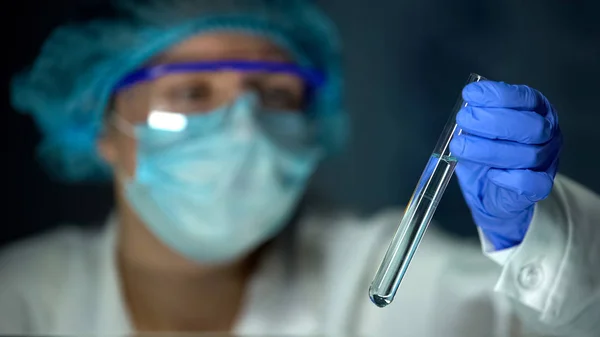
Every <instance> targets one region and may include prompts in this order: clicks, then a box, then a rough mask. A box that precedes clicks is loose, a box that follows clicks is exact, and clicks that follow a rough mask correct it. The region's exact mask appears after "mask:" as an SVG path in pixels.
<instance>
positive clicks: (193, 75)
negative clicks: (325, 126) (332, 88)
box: [113, 60, 325, 113]
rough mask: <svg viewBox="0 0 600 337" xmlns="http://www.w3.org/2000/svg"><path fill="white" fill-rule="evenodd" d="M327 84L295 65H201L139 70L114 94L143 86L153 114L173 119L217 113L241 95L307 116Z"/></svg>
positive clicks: (264, 105) (270, 108) (273, 108)
mask: <svg viewBox="0 0 600 337" xmlns="http://www.w3.org/2000/svg"><path fill="white" fill-rule="evenodd" d="M324 82H325V78H324V76H323V74H322V73H321V72H319V71H317V70H315V69H311V68H305V67H299V66H297V65H294V64H290V63H283V62H270V61H240V60H228V61H202V62H187V63H173V64H161V65H156V66H150V67H145V68H142V69H139V70H137V71H135V72H133V73H131V74H129V75H128V76H126V77H125V78H123V79H122V80H121V81H120V82H118V83H117V85H116V86H115V88H114V90H113V92H114V93H119V92H121V91H123V90H126V89H130V88H132V87H135V86H138V85H144V86H146V87H147V90H149V97H150V99H151V100H152V101H151V104H150V105H151V108H152V109H154V110H157V109H158V110H161V111H166V112H172V113H202V112H208V111H212V110H214V109H216V108H218V107H220V106H223V105H225V104H227V103H228V102H230V101H231V100H232V99H234V98H235V95H236V93H239V92H242V91H253V92H255V93H256V94H257V96H258V97H259V99H260V103H261V104H262V108H263V109H265V110H268V111H305V110H306V106H307V105H308V104H310V101H311V99H312V96H313V95H314V92H315V91H316V90H317V89H318V88H319V87H321V86H322V85H323V84H324Z"/></svg>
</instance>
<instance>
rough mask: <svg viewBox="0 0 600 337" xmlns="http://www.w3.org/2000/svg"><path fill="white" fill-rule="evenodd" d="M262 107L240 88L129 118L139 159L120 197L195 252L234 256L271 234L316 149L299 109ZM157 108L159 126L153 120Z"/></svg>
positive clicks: (159, 232)
mask: <svg viewBox="0 0 600 337" xmlns="http://www.w3.org/2000/svg"><path fill="white" fill-rule="evenodd" d="M259 110H260V109H259V108H258V107H257V104H256V99H255V98H254V96H251V95H244V96H241V97H240V98H238V99H237V100H236V101H235V102H234V103H233V104H231V105H229V106H227V107H223V108H221V109H218V110H215V111H212V112H208V113H203V114H196V115H177V114H173V115H171V116H167V117H169V118H170V120H167V121H166V122H165V121H164V119H165V118H166V117H165V116H162V117H161V116H160V115H156V116H152V114H151V116H150V118H149V123H148V124H147V125H143V126H136V127H135V137H136V139H137V169H136V172H135V176H134V178H133V179H131V180H128V181H127V182H126V183H125V193H126V198H127V200H128V201H129V203H130V204H131V206H132V207H133V209H134V210H135V211H136V212H137V214H138V215H139V216H140V218H141V219H142V221H144V222H145V223H146V225H147V226H148V227H149V228H150V230H151V231H152V232H153V233H154V234H155V235H156V236H157V237H158V238H159V239H161V240H162V241H163V242H164V243H165V244H166V245H167V246H169V247H170V248H171V249H173V250H175V251H177V252H179V253H180V254H181V255H183V256H185V257H187V258H189V259H191V260H194V261H197V262H201V263H220V262H226V261H231V260H234V259H236V258H239V257H241V256H243V255H244V254H246V253H249V252H250V251H252V250H253V249H255V248H257V247H258V246H259V245H260V244H262V243H264V242H265V241H267V240H268V239H270V238H272V237H273V236H274V235H275V234H277V233H278V232H279V231H280V230H281V229H282V228H283V226H284V225H285V224H286V222H287V221H289V218H290V215H291V213H292V212H293V209H294V208H295V207H296V205H297V203H298V200H299V198H300V197H301V195H302V194H303V192H304V189H305V187H306V185H307V181H308V179H309V177H310V176H311V174H312V173H313V171H314V169H315V168H316V166H317V163H318V162H319V160H320V158H321V151H320V150H319V148H318V147H317V146H316V145H315V142H313V141H312V139H313V137H311V130H310V126H309V122H308V121H307V120H306V118H305V117H304V116H303V115H302V114H301V113H293V112H281V113H266V112H259ZM153 117H155V118H154V119H153ZM161 118H162V119H163V121H162V124H163V126H164V127H163V128H162V129H161V128H157V127H156V126H154V127H153V122H152V121H153V120H154V121H155V122H156V121H157V120H160V119H161ZM169 118H167V119H169ZM155 124H156V123H155Z"/></svg>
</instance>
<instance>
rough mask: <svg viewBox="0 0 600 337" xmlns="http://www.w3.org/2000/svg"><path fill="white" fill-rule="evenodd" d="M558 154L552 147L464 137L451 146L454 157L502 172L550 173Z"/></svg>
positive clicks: (454, 139)
mask: <svg viewBox="0 0 600 337" xmlns="http://www.w3.org/2000/svg"><path fill="white" fill-rule="evenodd" d="M555 150H556V146H551V144H545V145H528V144H520V143H515V142H511V141H504V140H490V139H486V138H481V137H478V136H473V135H464V134H463V135H460V136H456V137H454V138H453V139H452V141H451V142H450V151H451V154H452V156H453V157H456V158H458V159H459V160H466V161H469V162H474V163H477V164H480V165H484V166H489V167H492V168H501V169H535V170H543V169H546V168H547V167H548V166H549V165H550V163H551V161H552V160H553V159H554V158H555V157H556V154H555V153H554V152H555Z"/></svg>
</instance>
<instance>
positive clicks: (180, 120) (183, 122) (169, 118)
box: [148, 111, 187, 132]
mask: <svg viewBox="0 0 600 337" xmlns="http://www.w3.org/2000/svg"><path fill="white" fill-rule="evenodd" d="M148 126H149V127H151V128H152V129H157V130H164V131H173V132H178V131H181V130H183V129H185V128H186V126H187V118H186V117H185V116H184V115H182V114H178V113H172V112H164V111H153V112H152V113H150V115H149V116H148Z"/></svg>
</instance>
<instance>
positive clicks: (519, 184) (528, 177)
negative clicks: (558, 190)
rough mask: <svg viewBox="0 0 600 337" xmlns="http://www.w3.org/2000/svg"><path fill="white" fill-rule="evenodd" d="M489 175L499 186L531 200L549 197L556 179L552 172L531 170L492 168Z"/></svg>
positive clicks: (535, 200)
mask: <svg viewBox="0 0 600 337" xmlns="http://www.w3.org/2000/svg"><path fill="white" fill-rule="evenodd" d="M487 177H488V178H489V179H490V181H491V182H492V183H493V184H495V185H497V186H498V187H501V188H504V189H507V190H510V191H512V192H514V193H516V194H517V195H520V196H523V197H525V198H526V199H527V200H529V201H531V202H537V201H540V200H543V199H545V198H546V197H548V195H550V192H551V191H552V186H553V185H554V179H553V177H552V176H551V175H550V174H548V173H546V172H535V171H531V170H500V169H491V170H489V171H488V173H487Z"/></svg>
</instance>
